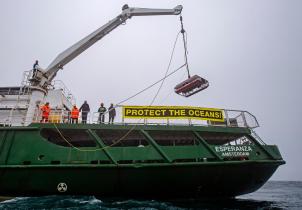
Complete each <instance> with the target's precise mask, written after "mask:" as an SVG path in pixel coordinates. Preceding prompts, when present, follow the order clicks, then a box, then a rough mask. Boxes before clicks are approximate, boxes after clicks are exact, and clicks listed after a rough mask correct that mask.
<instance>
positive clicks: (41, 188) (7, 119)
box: [0, 5, 285, 198]
mask: <svg viewBox="0 0 302 210" xmlns="http://www.w3.org/2000/svg"><path fill="white" fill-rule="evenodd" d="M181 10H182V7H181V6H177V7H175V8H173V9H146V8H129V7H128V6H127V5H125V6H124V7H123V10H122V13H121V14H120V15H118V16H117V17H116V18H114V19H113V20H111V21H109V22H108V23H107V24H105V25H104V26H102V27H101V28H99V29H98V30H96V31H95V32H93V33H92V34H90V35H88V36H87V37H85V38H84V39H82V40H80V41H79V42H78V43H76V44H75V45H73V46H71V47H70V48H68V49H67V50H66V51H64V52H63V53H61V54H60V55H59V56H58V57H57V58H56V59H55V60H54V61H53V62H52V63H51V64H50V65H49V67H47V68H46V69H42V68H40V67H35V68H34V69H32V70H29V71H26V72H25V73H24V78H23V80H22V83H21V85H20V86H15V87H1V88H0V195H2V196H41V195H53V194H59V195H65V194H68V195H96V196H101V197H131V198H138V197H145V198H202V197H216V198H217V197H235V196H238V195H242V194H246V193H251V192H253V191H255V190H257V189H259V188H260V187H261V186H262V185H263V184H264V183H265V182H266V181H267V180H268V179H269V178H270V177H271V176H272V174H273V173H274V172H275V170H276V169H277V168H278V167H279V166H280V165H282V164H285V161H284V160H283V158H282V156H281V154H280V152H279V150H278V147H277V146H276V145H267V144H265V143H264V142H263V141H262V140H261V138H260V137H259V136H258V135H257V134H256V132H255V130H254V129H255V128H257V127H259V124H258V121H257V119H256V117H255V116H254V115H252V114H251V113H249V112H248V111H241V110H228V109H212V108H203V107H181V106H145V107H141V106H125V105H124V106H122V107H121V108H122V110H123V118H122V120H121V122H115V123H114V124H108V123H100V122H98V119H99V118H98V116H99V113H89V115H88V122H87V124H82V123H81V122H79V123H78V124H71V123H70V121H69V116H70V111H71V108H72V105H73V104H74V97H73V95H72V94H71V92H70V91H69V90H68V89H67V88H66V87H65V86H64V85H63V83H61V82H58V81H54V80H53V79H54V77H55V76H56V74H57V72H58V71H59V70H60V69H62V68H63V66H64V65H65V64H67V63H68V62H70V61H71V60H72V59H74V58H75V57H76V56H78V55H79V54H80V53H81V52H83V51H84V50H86V49H87V48H89V46H91V45H92V44H94V43H95V42H96V41H98V40H100V39H101V38H102V37H103V36H105V35H106V34H108V33H109V32H111V31H112V30H113V29H114V28H116V27H117V26H119V25H120V24H123V23H124V22H125V21H126V20H127V19H129V18H131V17H133V16H148V15H179V14H180V13H181ZM207 86H208V82H207V81H206V80H205V79H203V78H200V77H199V76H193V77H189V79H188V80H187V81H185V82H183V83H181V84H180V85H177V86H176V87H175V88H176V89H175V92H176V93H177V94H180V95H182V96H185V97H188V96H190V95H192V94H195V93H197V92H199V91H201V90H202V89H205V88H206V87H207ZM45 102H49V103H50V104H51V111H50V115H49V121H48V122H47V123H41V117H42V116H41V111H40V106H41V105H42V104H43V103H45ZM116 108H120V107H116ZM127 110H132V111H127ZM133 110H134V111H133ZM135 110H136V111H135ZM171 110H172V111H171ZM140 113H141V114H140ZM146 113H147V114H146ZM151 113H152V116H150V115H151ZM131 119H138V120H137V121H133V120H132V121H131ZM176 119H177V120H176Z"/></svg>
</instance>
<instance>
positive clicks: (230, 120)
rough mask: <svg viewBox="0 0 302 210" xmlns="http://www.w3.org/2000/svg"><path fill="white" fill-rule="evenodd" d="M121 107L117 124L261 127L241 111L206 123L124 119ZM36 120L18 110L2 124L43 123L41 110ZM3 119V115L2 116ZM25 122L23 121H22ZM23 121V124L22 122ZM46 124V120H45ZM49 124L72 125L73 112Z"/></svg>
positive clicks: (57, 114)
mask: <svg viewBox="0 0 302 210" xmlns="http://www.w3.org/2000/svg"><path fill="white" fill-rule="evenodd" d="M119 108H120V107H117V108H116V112H117V116H116V117H115V121H114V123H116V124H124V125H127V124H143V125H189V126H220V127H245V128H256V127H259V124H258V121H257V119H256V117H255V116H254V115H252V114H251V113H249V112H248V111H241V110H223V112H224V121H223V122H216V121H205V120H192V119H177V120H175V119H144V118H142V119H124V118H123V117H122V115H121V110H120V109H119ZM35 112H36V113H35V114H34V119H25V116H23V118H22V117H20V115H18V114H17V110H12V111H11V113H10V114H9V116H8V117H6V118H2V119H0V124H6V125H7V124H11V125H15V124H22V125H27V124H30V123H32V122H34V123H39V122H42V121H41V120H42V112H41V110H40V109H38V108H37V109H36V111H35ZM82 114H83V113H82V112H81V113H80V114H79V117H78V120H77V123H83V122H82ZM86 115H87V121H86V123H87V124H98V123H105V124H107V123H109V122H108V118H109V114H108V113H105V114H104V118H105V120H104V122H100V119H101V118H100V113H98V112H89V113H87V114H86ZM0 117H1V115H0ZM22 120H23V121H22ZM20 121H22V122H20ZM44 122H45V120H44ZM47 122H48V123H72V120H71V112H70V111H68V110H62V109H52V110H51V112H50V114H49V117H48V120H47Z"/></svg>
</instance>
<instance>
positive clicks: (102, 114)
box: [98, 103, 107, 123]
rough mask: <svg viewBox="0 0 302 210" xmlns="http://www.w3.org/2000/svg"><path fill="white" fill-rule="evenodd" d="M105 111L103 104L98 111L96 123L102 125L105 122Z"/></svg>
mask: <svg viewBox="0 0 302 210" xmlns="http://www.w3.org/2000/svg"><path fill="white" fill-rule="evenodd" d="M106 111H107V109H106V107H104V103H101V106H100V108H99V109H98V112H99V113H100V115H99V119H98V122H99V123H104V122H105V112H106Z"/></svg>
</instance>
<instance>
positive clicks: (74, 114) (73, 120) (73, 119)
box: [71, 105, 80, 124]
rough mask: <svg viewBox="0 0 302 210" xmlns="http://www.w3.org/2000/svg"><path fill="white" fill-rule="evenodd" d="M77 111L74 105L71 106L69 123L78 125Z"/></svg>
mask: <svg viewBox="0 0 302 210" xmlns="http://www.w3.org/2000/svg"><path fill="white" fill-rule="evenodd" d="M79 113H80V111H79V109H78V107H77V106H76V105H73V107H72V110H71V123H72V124H74V123H76V124H78V118H79Z"/></svg>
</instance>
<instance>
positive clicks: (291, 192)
mask: <svg viewBox="0 0 302 210" xmlns="http://www.w3.org/2000/svg"><path fill="white" fill-rule="evenodd" d="M0 209H116V210H117V209H131V210H132V209H140V210H143V209H150V210H156V209H160V210H166V209H168V210H175V209H224V210H228V209H251V210H252V209H297V210H298V209H302V182H293V181H270V182H268V183H266V184H265V185H264V186H263V187H262V188H261V189H259V190H258V191H257V192H254V193H251V194H248V195H244V196H239V197H237V198H236V199H229V200H207V201H205V200H196V199H182V200H168V201H158V200H135V199H121V198H120V199H102V198H96V197H94V196H56V195H51V196H42V197H17V198H14V199H10V200H6V201H2V202H1V203H0Z"/></svg>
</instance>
